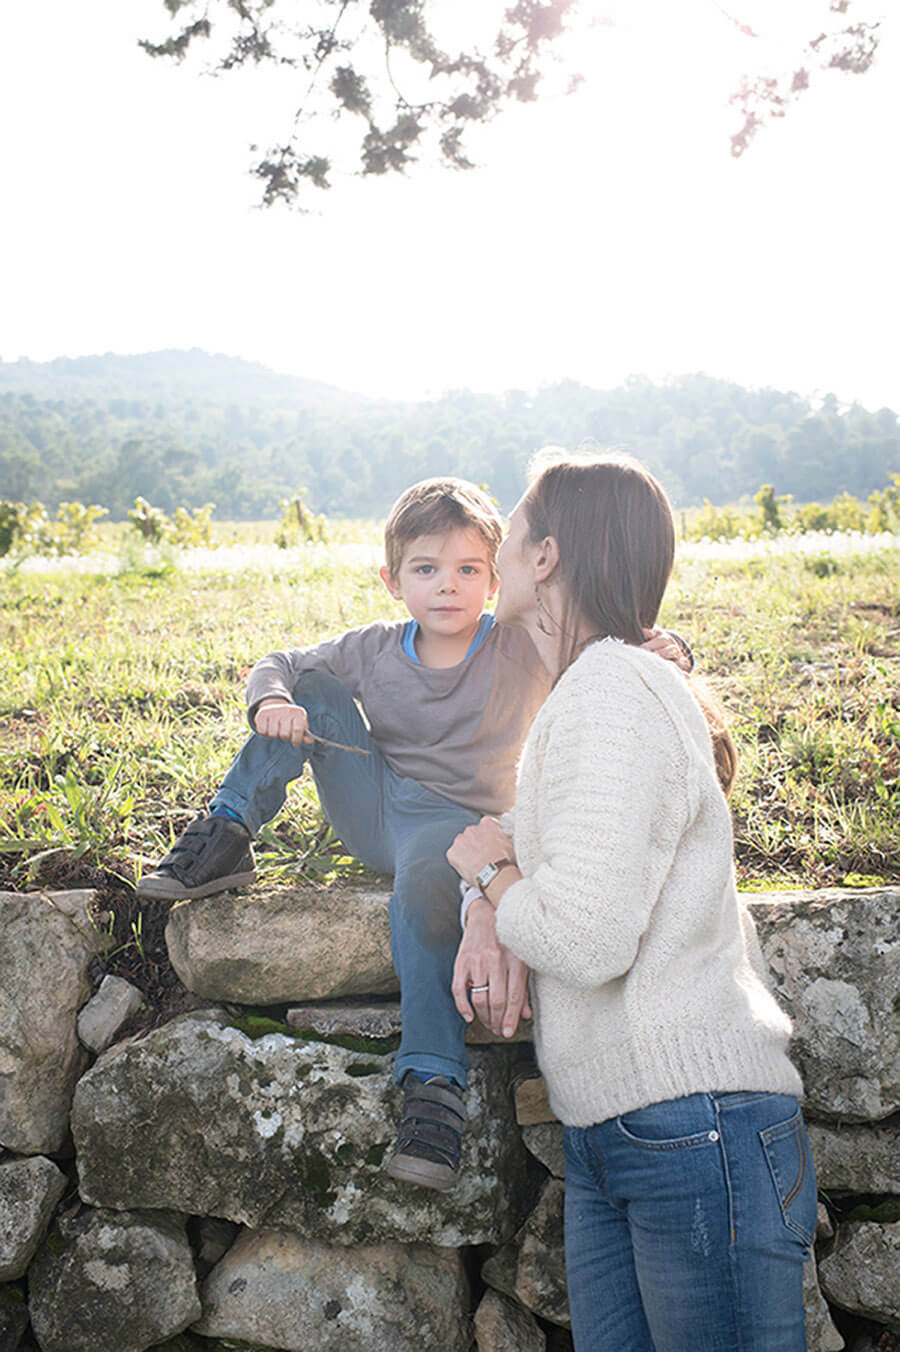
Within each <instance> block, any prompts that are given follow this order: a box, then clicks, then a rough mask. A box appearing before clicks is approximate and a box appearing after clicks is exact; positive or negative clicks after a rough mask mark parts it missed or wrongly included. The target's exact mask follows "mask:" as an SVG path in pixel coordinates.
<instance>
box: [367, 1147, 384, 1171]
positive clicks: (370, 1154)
mask: <svg viewBox="0 0 900 1352" xmlns="http://www.w3.org/2000/svg"><path fill="white" fill-rule="evenodd" d="M387 1149H388V1148H387V1145H386V1144H385V1143H381V1142H377V1141H376V1143H375V1144H374V1145H370V1146H369V1148H368V1150H367V1151H366V1164H371V1166H372V1167H373V1169H378V1168H379V1167H380V1166H381V1162H382V1160H383V1159H384V1157H385V1155H386V1154H387Z"/></svg>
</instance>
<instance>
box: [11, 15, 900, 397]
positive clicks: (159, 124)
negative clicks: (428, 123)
mask: <svg viewBox="0 0 900 1352" xmlns="http://www.w3.org/2000/svg"><path fill="white" fill-rule="evenodd" d="M445 2H447V0H445ZM484 3H485V0H452V4H453V6H454V9H453V14H454V16H455V20H456V21H457V22H459V23H463V22H464V21H465V17H466V13H465V12H466V10H470V11H471V13H473V14H475V13H476V12H478V13H480V12H481V10H480V9H479V6H482V5H483V4H484ZM824 8H825V4H824V0H818V2H817V3H816V2H815V0H791V3H790V4H785V3H784V0H780V3H777V4H776V3H775V0H728V3H725V4H724V5H723V7H720V6H719V4H718V3H717V2H716V0H683V2H682V3H678V4H674V3H672V0H610V3H609V4H605V5H603V4H593V5H592V4H591V3H590V2H589V0H588V2H587V3H586V4H585V6H584V9H585V10H586V11H590V12H593V13H594V14H599V13H601V12H602V13H604V14H609V15H611V16H612V18H613V19H614V21H615V24H614V26H613V27H597V28H594V29H586V30H585V31H583V32H582V34H581V35H580V37H579V39H578V41H577V43H574V44H572V45H571V46H570V47H569V48H567V49H566V61H567V62H570V63H571V64H572V68H573V69H578V70H580V71H581V72H582V73H583V74H584V75H585V77H586V80H585V85H584V86H583V88H582V90H581V91H580V92H579V93H578V94H577V95H575V96H572V97H569V98H561V97H555V98H550V99H549V100H547V101H546V102H539V103H537V104H536V105H532V106H528V107H523V108H520V109H516V110H514V111H513V112H512V113H510V114H507V115H506V116H504V117H502V118H500V119H498V120H497V121H496V122H495V123H493V124H492V125H491V127H490V128H489V129H487V130H486V131H485V132H483V133H480V134H479V137H478V139H477V140H475V141H473V142H472V146H473V148H474V149H475V150H476V152H477V155H478V158H479V160H480V161H481V164H482V167H481V168H480V169H478V170H476V171H474V172H471V173H468V174H460V173H450V172H442V171H439V170H437V169H434V170H427V171H426V170H421V171H418V172H416V173H414V174H412V175H410V177H409V178H407V179H394V178H390V179H385V180H371V179H370V180H360V179H357V178H355V177H353V176H350V175H343V176H336V180H335V186H334V188H333V189H332V190H331V191H330V192H329V193H326V194H321V195H319V197H317V199H316V200H315V203H314V205H315V208H316V213H315V214H313V215H309V216H303V215H300V214H297V213H292V212H289V211H285V210H281V209H274V210H269V211H262V210H259V209H258V208H257V206H256V203H257V201H258V189H257V185H256V184H255V183H254V182H253V181H252V180H251V179H250V177H249V174H248V173H247V168H248V166H249V165H250V163H251V160H252V156H251V154H250V151H249V149H248V147H249V145H250V143H251V142H257V143H259V144H260V145H261V146H266V145H269V144H272V143H273V142H276V141H277V140H278V139H279V136H280V135H284V132H285V130H286V128H288V127H289V125H290V119H291V116H292V112H293V108H294V105H295V103H296V97H295V94H296V91H295V87H294V86H293V84H292V81H293V78H294V77H293V76H292V75H291V74H290V73H288V72H284V73H282V72H278V71H274V70H269V69H266V70H264V71H260V72H248V73H246V74H244V73H239V74H238V75H237V76H231V77H223V78H220V79H211V78H210V77H208V76H205V75H203V74H202V73H201V65H200V63H196V62H195V63H192V64H191V65H185V66H183V67H181V68H178V67H175V66H173V65H171V64H170V63H167V62H161V61H153V60H151V59H150V58H149V57H147V56H146V55H144V54H143V53H142V52H141V51H140V50H139V49H138V48H137V46H136V42H137V38H138V37H156V38H158V39H159V38H162V37H164V36H166V35H167V34H168V32H169V31H170V28H169V24H168V20H167V18H166V12H165V9H164V6H163V4H162V0H27V4H18V5H15V6H10V7H9V9H8V12H7V13H5V14H4V24H3V35H2V48H0V127H2V131H0V137H2V141H0V144H2V166H3V171H2V185H3V204H4V205H3V210H2V213H0V240H2V258H3V285H2V289H0V357H2V358H3V360H6V361H10V360H15V359H16V358H17V357H19V356H27V357H30V358H32V359H34V360H47V359H49V358H52V357H55V356H62V355H65V356H78V355H83V354H88V353H95V352H107V351H113V352H141V351H150V350H154V349H157V348H175V347H201V348H205V349H207V350H208V351H212V352H225V353H229V354H232V355H236V356H241V357H245V358H248V359H250V360H256V361H261V362H263V363H265V364H266V365H268V366H271V367H273V368H274V369H276V370H279V371H285V372H291V373H293V374H296V375H300V376H305V377H309V378H312V379H317V380H324V381H328V382H329V383H331V384H334V385H339V386H342V387H344V388H347V389H354V390H359V391H362V392H365V393H370V394H375V395H389V396H398V397H413V398H418V397H422V396H424V395H428V394H430V395H437V394H440V393H441V392H443V391H444V390H446V389H453V388H459V387H462V386H468V387H470V388H474V389H480V390H492V391H501V390H504V389H508V388H513V387H515V388H520V389H521V388H524V389H533V388H536V387H538V386H541V385H545V384H548V383H550V382H553V381H556V380H560V379H564V378H566V377H570V378H572V379H575V380H579V381H582V382H584V383H587V384H591V385H594V386H598V387H607V386H612V385H615V384H618V383H619V382H620V381H621V380H622V379H624V378H625V377H626V376H627V375H629V374H645V375H648V376H650V377H652V378H656V379H658V378H664V377H666V376H669V375H677V374H680V373H683V372H687V371H698V370H702V371H705V372H707V373H708V374H710V375H713V376H721V377H724V378H728V379H734V380H737V381H739V382H741V383H744V384H748V385H773V386H777V387H780V388H789V389H794V390H797V391H798V392H799V393H803V394H811V393H815V392H824V391H826V390H832V391H833V392H834V393H835V394H837V395H838V396H839V397H840V398H841V399H846V400H852V399H858V400H860V401H862V402H863V403H865V404H867V405H869V406H871V407H878V406H880V405H883V404H890V405H891V406H892V407H893V408H895V409H900V342H898V339H897V333H896V328H897V326H896V319H895V315H896V314H897V312H898V308H900V262H898V258H900V249H898V246H897V242H896V240H897V234H898V225H897V216H898V213H897V205H896V197H897V184H896V163H897V160H896V151H895V148H894V147H895V142H896V133H897V126H898V114H900V22H898V21H897V20H896V18H895V19H892V20H891V22H890V23H889V24H885V38H884V42H883V46H882V50H881V53H880V55H879V57H878V59H877V64H876V66H875V68H874V69H873V70H872V71H871V72H869V74H867V75H865V76H862V77H853V76H842V75H841V74H839V73H832V72H829V73H827V74H823V75H822V76H821V78H819V79H818V80H817V81H816V82H815V85H814V87H813V88H812V89H811V90H810V92H809V93H808V94H807V95H806V96H805V97H804V98H803V99H802V100H800V101H799V102H798V103H797V104H796V105H795V107H794V108H792V109H791V111H790V112H789V114H788V116H787V117H786V118H785V119H784V120H783V121H782V122H778V123H775V124H773V125H771V126H770V127H768V128H766V129H764V130H762V131H761V132H760V133H759V136H758V137H757V140H756V142H755V143H754V145H753V146H752V147H751V149H750V150H749V151H748V152H747V154H746V155H745V156H744V157H743V158H742V159H741V160H740V161H735V160H733V159H732V158H731V156H730V154H729V136H730V134H731V133H732V132H733V131H734V130H735V129H736V126H737V123H738V115H737V112H736V110H735V109H732V108H729V106H728V96H729V94H730V93H732V92H733V90H734V89H735V87H736V86H737V83H738V80H739V77H740V74H741V72H742V71H743V70H747V71H750V72H754V73H755V72H756V71H757V70H760V69H763V68H765V67H766V66H772V68H773V69H774V68H776V67H777V65H778V63H779V61H780V59H781V57H782V55H783V58H784V61H785V63H786V67H787V68H788V69H790V67H791V62H792V60H793V59H794V55H795V51H796V49H795V48H794V47H792V45H791V38H792V33H791V31H790V27H792V26H794V25H796V28H797V31H799V32H801V33H803V34H804V35H807V36H808V35H810V34H811V32H813V31H815V24H816V15H817V14H818V15H821V14H822V12H823V10H824ZM723 9H724V10H726V11H728V12H730V13H732V14H736V15H738V16H739V17H740V18H741V19H742V20H743V21H745V22H748V23H750V24H751V25H752V26H753V27H754V28H755V29H757V30H758V31H759V32H760V34H761V35H762V36H761V38H760V39H758V40H756V41H748V40H747V39H744V38H742V37H741V35H740V34H739V33H738V31H737V28H736V26H735V25H734V24H733V23H731V22H730V21H729V20H728V18H727V17H726V14H725V13H723ZM785 11H787V14H785ZM564 65H565V63H564ZM563 73H565V72H564V71H563Z"/></svg>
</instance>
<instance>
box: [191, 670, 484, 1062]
mask: <svg viewBox="0 0 900 1352" xmlns="http://www.w3.org/2000/svg"><path fill="white" fill-rule="evenodd" d="M293 693H294V700H295V702H296V703H297V704H300V705H302V706H303V708H304V709H306V711H307V713H308V715H309V726H310V729H311V730H312V731H313V732H315V733H318V734H319V735H320V736H322V737H327V738H329V739H330V740H331V741H333V742H343V743H344V744H345V745H346V746H360V747H364V748H365V749H366V750H367V751H370V752H371V755H368V756H359V755H354V754H353V753H352V752H350V751H338V750H336V749H335V748H333V747H327V746H322V745H321V744H320V743H318V742H317V743H315V744H314V745H313V746H303V747H295V746H291V744H290V743H289V742H282V741H279V740H278V739H277V738H272V737H260V736H259V735H258V734H257V733H252V734H251V735H250V737H249V738H248V739H247V741H246V742H245V743H244V745H243V747H242V749H241V750H240V752H239V753H238V755H237V756H236V758H235V760H234V761H233V763H232V765H231V768H230V770H229V771H228V774H227V775H226V776H225V779H224V780H223V782H222V787H221V788H220V789H219V791H218V793H217V794H216V795H215V797H214V798H213V800H212V803H211V806H214V807H216V806H217V807H228V808H231V810H232V812H236V813H237V814H238V815H239V816H240V817H241V819H242V820H243V822H244V824H245V826H246V827H247V829H248V830H249V831H250V833H251V834H252V835H256V832H257V831H258V830H259V828H260V826H261V825H262V824H263V823H264V822H267V821H271V819H272V818H273V817H274V816H275V815H276V813H277V812H278V811H279V810H280V809H281V807H282V805H283V804H284V801H285V798H286V796H287V787H288V784H289V783H290V782H291V780H293V779H297V778H298V777H299V776H300V775H301V774H302V772H303V767H304V765H305V764H306V762H307V761H309V763H310V765H311V766H312V772H313V775H314V776H315V780H316V787H317V789H318V791H319V801H320V802H321V804H322V809H323V811H324V813H325V815H326V817H327V818H328V820H329V822H330V823H331V825H332V827H333V828H334V831H335V833H336V834H337V835H338V836H340V838H341V840H342V841H343V842H344V844H345V845H346V847H347V849H348V850H349V852H350V853H351V854H352V855H354V856H355V857H356V858H357V859H359V860H361V861H362V862H363V863H364V864H366V865H367V866H368V867H369V868H372V869H375V870H376V871H377V872H379V873H393V875H394V890H393V894H392V896H391V903H390V921H391V955H392V957H393V960H394V968H395V970H396V972H397V976H398V978H399V980H400V1009H401V1017H402V1021H403V1033H402V1038H401V1043H400V1050H399V1052H398V1053H397V1057H396V1059H395V1062H394V1074H395V1076H396V1078H397V1080H402V1078H403V1076H404V1075H405V1074H406V1072H407V1071H408V1070H414V1071H416V1072H417V1074H419V1075H420V1076H422V1077H423V1078H428V1077H429V1076H431V1075H446V1076H447V1077H448V1078H449V1079H452V1080H455V1081H456V1082H457V1083H458V1084H459V1085H460V1087H461V1088H464V1087H465V1083H466V1073H467V1071H468V1068H469V1058H468V1056H467V1054H466V1049H465V1023H464V1022H463V1020H462V1018H461V1017H460V1014H459V1011H458V1010H457V1008H456V1005H455V1004H454V1003H453V996H452V995H451V993H450V984H451V981H452V979H453V964H454V961H455V959H456V951H457V949H458V947H459V942H460V938H461V934H460V928H459V878H458V877H457V875H456V873H455V872H454V870H453V869H452V868H451V867H450V865H449V864H448V863H447V860H446V858H445V852H446V850H447V849H448V848H449V846H450V844H451V843H452V841H453V840H454V838H455V837H456V836H457V835H458V834H459V832H460V831H462V830H464V828H465V827H467V826H470V825H471V824H472V823H473V822H477V821H478V820H479V814H478V813H477V812H473V811H471V810H470V809H469V808H465V807H460V806H459V804H458V803H453V802H451V801H450V799H449V798H444V797H442V795H441V794H439V793H434V792H433V791H432V790H431V789H426V788H425V787H424V786H423V785H421V784H419V783H417V782H416V780H414V779H403V778H401V776H400V775H397V774H395V773H394V771H393V770H392V769H391V768H390V766H389V765H388V764H387V762H386V761H385V759H384V757H383V756H382V754H381V752H380V751H379V750H378V747H377V746H376V745H375V743H374V742H373V740H372V737H371V734H370V732H369V730H368V728H367V727H366V725H365V723H364V722H363V720H362V717H361V715H360V712H359V710H358V709H357V707H356V705H355V704H354V702H353V699H352V697H351V696H350V694H349V692H348V690H347V689H346V687H345V686H343V685H342V684H341V682H340V681H338V680H337V679H336V678H335V677H334V676H330V675H328V674H327V673H323V672H309V673H307V674H306V675H305V676H302V677H301V678H300V680H299V681H298V683H297V685H296V686H295V688H294V692H293Z"/></svg>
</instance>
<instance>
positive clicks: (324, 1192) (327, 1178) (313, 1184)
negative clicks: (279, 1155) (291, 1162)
mask: <svg viewBox="0 0 900 1352" xmlns="http://www.w3.org/2000/svg"><path fill="white" fill-rule="evenodd" d="M300 1184H301V1186H302V1188H303V1190H304V1192H308V1193H311V1194H312V1196H313V1197H314V1198H315V1199H316V1202H317V1203H318V1205H319V1206H320V1207H322V1208H323V1209H327V1208H328V1207H330V1206H331V1204H332V1202H334V1200H335V1198H336V1197H337V1193H335V1192H332V1191H331V1187H330V1184H331V1169H330V1166H329V1163H328V1160H327V1159H326V1158H325V1156H324V1155H323V1154H322V1153H321V1152H320V1151H318V1150H308V1151H307V1152H306V1155H305V1157H304V1159H303V1163H302V1165H301V1166H300Z"/></svg>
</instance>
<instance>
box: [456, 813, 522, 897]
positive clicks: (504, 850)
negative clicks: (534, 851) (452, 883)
mask: <svg viewBox="0 0 900 1352" xmlns="http://www.w3.org/2000/svg"><path fill="white" fill-rule="evenodd" d="M515 857H516V852H515V847H514V846H513V843H512V841H511V840H510V838H509V836H508V835H507V834H506V832H505V831H504V830H502V828H501V826H500V823H499V822H498V821H497V818H496V817H482V819H481V821H480V822H478V823H477V825H475V826H467V827H466V829H465V831H461V832H460V834H459V835H458V836H457V837H456V839H455V840H454V842H453V844H452V845H451V846H450V848H449V850H448V851H447V860H448V862H449V863H450V864H452V866H453V867H454V868H455V869H456V871H457V873H458V874H459V876H460V877H461V878H464V879H465V881H466V882H467V883H472V884H474V882H475V874H476V873H478V872H479V871H480V870H481V869H483V868H484V866H485V864H495V863H496V862H497V860H498V859H512V860H515Z"/></svg>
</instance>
